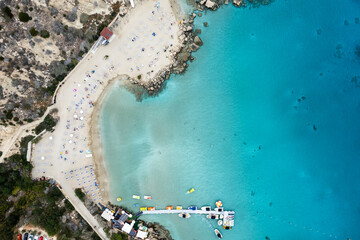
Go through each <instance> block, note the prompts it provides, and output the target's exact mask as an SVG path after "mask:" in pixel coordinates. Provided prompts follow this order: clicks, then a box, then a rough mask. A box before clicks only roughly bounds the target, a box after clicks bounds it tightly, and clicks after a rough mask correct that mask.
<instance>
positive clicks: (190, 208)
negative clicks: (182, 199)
mask: <svg viewBox="0 0 360 240" xmlns="http://www.w3.org/2000/svg"><path fill="white" fill-rule="evenodd" d="M188 209H189V210H194V211H195V210H197V207H196V206H190V207H189V208H188Z"/></svg>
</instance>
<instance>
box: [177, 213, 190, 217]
mask: <svg viewBox="0 0 360 240" xmlns="http://www.w3.org/2000/svg"><path fill="white" fill-rule="evenodd" d="M179 217H180V218H189V217H191V215H190V213H179Z"/></svg>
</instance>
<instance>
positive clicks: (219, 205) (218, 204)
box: [215, 200, 223, 208]
mask: <svg viewBox="0 0 360 240" xmlns="http://www.w3.org/2000/svg"><path fill="white" fill-rule="evenodd" d="M215 205H216V206H217V207H218V208H219V207H222V205H223V203H222V202H221V201H220V200H219V201H217V202H216V203H215Z"/></svg>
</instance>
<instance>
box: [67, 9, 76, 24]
mask: <svg viewBox="0 0 360 240" xmlns="http://www.w3.org/2000/svg"><path fill="white" fill-rule="evenodd" d="M66 19H67V20H69V21H70V22H75V21H76V19H77V15H76V8H74V9H73V11H72V12H68V13H66Z"/></svg>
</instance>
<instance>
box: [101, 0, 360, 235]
mask: <svg viewBox="0 0 360 240" xmlns="http://www.w3.org/2000/svg"><path fill="white" fill-rule="evenodd" d="M359 9H360V2H359V1H356V0H343V1H340V0H333V1H320V0H317V1H307V2H304V1H300V0H293V1H280V0H277V1H275V2H274V3H272V4H271V5H269V6H265V7H261V8H257V9H251V10H250V9H237V8H235V7H233V6H227V7H224V8H223V9H220V10H219V11H217V12H215V13H212V12H209V13H207V14H206V15H205V16H203V17H201V18H196V24H197V26H198V27H199V28H201V29H202V33H201V35H200V37H201V38H202V40H203V41H204V46H203V47H202V48H200V50H199V51H198V52H196V53H195V54H194V56H195V58H196V60H195V61H194V62H193V63H190V67H189V69H188V71H187V72H186V74H185V75H182V76H173V77H171V79H170V80H169V81H168V82H167V87H166V89H165V90H164V91H163V92H162V93H161V94H160V95H159V96H158V97H155V98H148V99H145V100H144V101H142V102H136V101H135V98H134V96H132V95H131V94H130V93H128V92H127V91H126V90H124V89H122V88H115V89H113V90H111V92H110V93H109V95H108V96H107V99H106V103H105V104H104V107H103V109H102V117H101V118H102V121H101V128H102V139H103V144H104V148H105V158H106V164H107V169H108V171H109V175H110V178H111V182H112V185H111V187H112V198H113V199H114V200H115V198H116V197H117V196H121V197H122V198H123V199H124V200H123V202H122V204H124V205H125V206H127V207H129V208H132V205H133V204H134V203H135V200H132V199H131V195H132V194H138V195H147V194H150V195H152V196H153V200H151V202H146V201H145V200H141V201H138V203H140V205H141V206H155V207H157V208H164V207H165V206H167V205H170V204H172V205H178V204H180V205H183V206H184V207H185V206H187V205H190V204H196V205H198V206H201V205H207V204H211V205H214V202H215V201H216V200H218V199H221V200H222V201H223V202H224V205H225V206H224V207H225V208H226V209H232V210H235V211H236V216H235V218H236V222H235V227H234V229H232V230H231V231H227V232H225V230H222V229H220V230H221V231H222V233H223V235H224V239H233V240H237V239H265V236H268V237H269V238H270V239H271V240H274V239H291V240H296V239H347V238H351V239H360V227H359V226H360V187H359V186H360V185H359V184H360V57H359V56H357V55H356V54H355V52H356V46H357V45H360V23H357V22H358V21H359V20H356V18H360V11H359ZM204 21H207V22H208V23H209V27H207V28H205V27H203V26H202V23H203V22H204ZM356 79H358V80H356ZM190 187H195V189H196V191H195V193H193V194H191V195H186V194H184V193H185V192H186V190H188V188H190ZM132 209H133V210H134V211H136V210H137V208H132ZM145 219H147V220H152V221H155V220H156V221H159V222H160V223H162V224H164V225H165V226H166V227H168V228H169V229H170V231H171V233H172V235H173V237H174V238H175V239H182V240H187V239H199V240H203V239H204V240H205V239H216V238H215V235H214V234H213V232H212V228H213V227H217V226H216V222H209V221H207V220H205V219H204V218H203V217H199V216H193V217H192V218H190V219H188V220H183V219H179V218H178V217H177V216H156V217H146V218H145Z"/></svg>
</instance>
